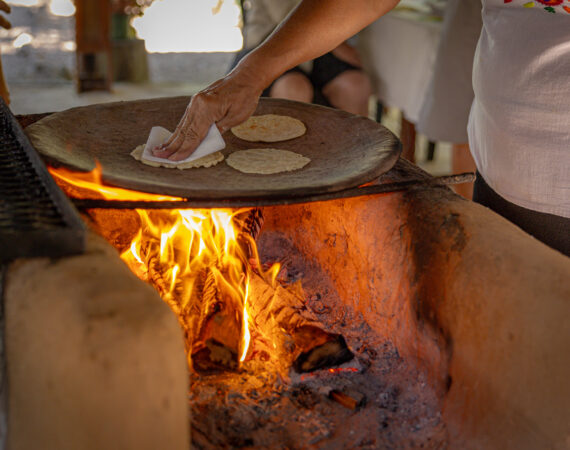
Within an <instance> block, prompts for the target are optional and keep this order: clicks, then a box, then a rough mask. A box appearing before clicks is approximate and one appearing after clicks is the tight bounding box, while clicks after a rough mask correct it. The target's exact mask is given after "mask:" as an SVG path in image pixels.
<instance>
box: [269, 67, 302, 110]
mask: <svg viewBox="0 0 570 450" xmlns="http://www.w3.org/2000/svg"><path fill="white" fill-rule="evenodd" d="M269 96H270V97H276V98H286V99H288V100H297V101H299V102H306V103H310V102H311V101H312V100H313V85H312V84H311V82H310V80H309V78H307V76H306V75H304V74H303V73H302V72H301V71H289V72H286V73H284V74H283V75H281V76H280V77H279V78H277V80H275V81H274V82H273V85H272V86H271V89H270V90H269Z"/></svg>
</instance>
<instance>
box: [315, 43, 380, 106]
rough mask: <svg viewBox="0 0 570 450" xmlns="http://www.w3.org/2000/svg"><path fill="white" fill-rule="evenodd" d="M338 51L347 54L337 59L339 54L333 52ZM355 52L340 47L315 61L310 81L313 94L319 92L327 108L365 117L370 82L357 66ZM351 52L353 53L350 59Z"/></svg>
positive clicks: (348, 48)
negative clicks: (328, 106) (346, 52)
mask: <svg viewBox="0 0 570 450" xmlns="http://www.w3.org/2000/svg"><path fill="white" fill-rule="evenodd" d="M341 49H345V50H348V51H349V53H348V54H346V55H344V58H343V59H340V56H343V52H337V50H341ZM355 52H356V51H355V50H354V49H352V48H351V47H350V46H347V45H345V44H342V45H341V46H339V47H337V49H335V50H333V52H331V53H326V54H325V55H323V56H321V57H319V58H317V59H315V60H314V63H313V70H312V72H311V82H312V83H313V86H314V88H315V91H316V92H317V93H321V94H322V97H324V99H325V100H326V101H327V103H329V104H330V105H331V106H333V107H335V108H339V109H343V110H345V111H348V112H351V113H353V114H360V115H362V116H368V99H369V98H370V94H371V92H372V88H371V83H370V79H369V78H368V76H367V75H366V73H365V72H364V71H363V70H361V69H360V67H359V66H358V65H357V64H359V62H358V55H357V54H356V53H355ZM333 53H334V54H333ZM351 53H354V55H352V58H350V56H351ZM337 54H338V55H339V56H338V57H337Z"/></svg>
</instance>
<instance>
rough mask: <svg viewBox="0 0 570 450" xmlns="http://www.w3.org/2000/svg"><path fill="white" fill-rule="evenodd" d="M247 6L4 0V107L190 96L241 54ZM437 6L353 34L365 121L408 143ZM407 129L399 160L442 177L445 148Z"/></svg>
mask: <svg viewBox="0 0 570 450" xmlns="http://www.w3.org/2000/svg"><path fill="white" fill-rule="evenodd" d="M253 1H255V0H244V1H243V2H242V1H241V0H10V1H7V4H8V5H9V6H10V8H11V12H10V13H9V14H3V15H4V16H5V17H6V18H7V19H8V20H9V21H10V22H11V24H12V27H11V28H9V29H4V28H0V56H1V61H2V66H3V72H4V78H5V81H6V84H7V86H8V90H9V93H10V100H11V103H10V108H11V109H12V111H13V112H14V113H15V114H19V115H26V114H35V113H47V112H55V111H61V110H65V109H68V108H71V107H75V106H83V105H89V104H94V103H102V102H109V101H119V100H136V99H140V98H153V97H167V96H177V95H192V94H194V93H196V92H197V91H199V90H200V89H202V88H204V87H206V86H207V85H208V84H210V83H212V82H213V81H215V80H217V79H219V78H221V77H222V76H224V75H225V74H226V73H227V72H228V70H229V69H230V67H231V65H232V62H233V61H234V59H235V57H236V54H237V53H238V52H239V51H240V50H241V49H242V46H243V37H242V25H243V23H242V7H243V8H245V9H246V10H247V9H248V7H251V2H253ZM445 5H446V0H401V2H400V4H399V6H398V7H397V8H396V10H394V11H392V12H391V13H390V14H389V15H388V16H386V17H385V18H382V19H381V20H379V21H378V23H375V24H373V25H371V27H369V29H368V30H365V31H364V32H363V33H361V34H363V36H364V38H368V41H370V42H372V43H373V44H374V47H373V48H372V49H371V52H370V54H371V55H372V60H370V61H368V67H367V68H368V69H369V73H370V75H371V76H372V78H373V84H374V94H373V95H372V96H371V98H370V114H369V115H370V117H371V118H373V119H376V120H379V121H381V122H382V124H384V125H385V126H387V127H388V128H390V129H391V130H392V131H393V132H395V133H396V134H397V135H399V136H401V137H402V136H404V135H405V136H409V135H410V133H409V132H405V131H404V126H406V127H408V128H409V127H410V122H409V120H411V121H412V122H414V121H415V120H414V119H415V117H416V116H417V111H418V109H419V106H420V105H421V104H422V102H423V98H424V96H425V92H426V91H427V89H428V86H427V85H428V82H429V78H430V76H429V74H430V71H431V66H432V65H433V61H434V59H435V54H436V50H437V44H438V41H439V35H440V31H441V23H442V19H443V16H444V10H445ZM377 32H380V33H383V34H380V35H378V34H377ZM378 99H381V100H382V101H381V102H380V101H378ZM378 112H380V113H381V114H378ZM405 118H406V119H409V120H404V119H405ZM411 126H412V135H411V136H412V139H411V140H410V139H407V138H406V137H405V136H404V138H403V141H404V145H405V146H406V142H407V141H410V142H411V143H410V144H409V145H408V146H410V145H411V148H412V150H411V152H412V154H411V156H410V155H408V156H407V157H408V158H409V159H412V160H415V162H417V163H418V164H419V165H420V166H422V167H423V168H424V169H426V170H428V171H429V172H431V173H433V174H445V173H450V172H451V170H452V169H451V162H450V152H451V150H450V146H449V145H448V144H447V143H445V142H437V152H434V148H435V145H436V143H435V142H434V141H431V142H430V140H429V139H428V138H426V137H425V136H423V135H421V134H420V133H418V135H417V136H416V133H415V130H414V129H413V124H412V125H411ZM416 138H417V139H416ZM414 149H415V155H414ZM408 153H409V152H408Z"/></svg>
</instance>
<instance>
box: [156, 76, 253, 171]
mask: <svg viewBox="0 0 570 450" xmlns="http://www.w3.org/2000/svg"><path fill="white" fill-rule="evenodd" d="M258 84H259V83H258V82H257V78H256V77H255V76H253V77H252V76H251V75H249V74H248V73H247V71H245V72H244V71H238V70H234V72H231V73H230V74H229V75H227V76H226V77H225V78H222V79H221V80H218V81H216V82H215V83H213V84H211V85H210V86H208V87H207V88H206V89H204V90H203V91H201V92H199V93H197V94H196V95H194V96H193V97H192V99H191V100H190V103H189V105H188V107H187V108H186V112H185V113H184V116H183V117H182V119H181V120H180V122H179V124H178V126H177V127H176V130H175V131H174V133H173V135H172V136H171V138H170V139H169V140H168V141H167V142H165V143H164V144H163V145H162V146H160V147H159V148H156V149H153V151H152V153H153V155H154V156H157V157H159V158H168V159H170V160H171V161H181V160H183V159H186V158H188V156H190V155H191V154H192V153H193V152H194V150H196V148H197V147H198V146H199V145H200V142H202V140H203V139H204V138H205V137H206V135H207V134H208V131H209V129H210V127H211V125H212V124H214V123H215V124H217V126H218V129H219V130H220V132H222V133H223V132H224V131H226V130H227V129H229V128H230V127H232V126H234V125H238V124H239V123H241V122H243V121H244V120H246V119H247V118H248V117H249V116H250V115H251V114H252V113H253V112H254V111H255V108H256V106H257V101H258V99H259V95H260V94H261V91H262V87H261V86H258Z"/></svg>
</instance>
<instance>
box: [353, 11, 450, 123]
mask: <svg viewBox="0 0 570 450" xmlns="http://www.w3.org/2000/svg"><path fill="white" fill-rule="evenodd" d="M416 16H417V15H416ZM411 17H412V15H406V16H405V18H403V17H401V15H400V13H397V12H391V13H389V14H386V15H385V16H383V17H381V18H380V19H378V20H377V21H375V22H374V23H372V24H371V25H370V26H368V27H367V28H366V29H365V30H363V31H361V32H360V33H359V40H358V50H359V51H360V54H361V56H362V60H363V63H364V67H365V69H366V71H367V72H368V73H369V74H370V77H371V79H372V84H373V87H374V93H375V95H376V96H377V97H378V99H379V100H380V101H381V102H382V103H384V104H385V105H386V106H392V107H396V108H398V109H400V110H401V111H402V112H403V114H404V115H405V117H406V119H408V120H409V121H410V122H416V121H417V120H418V118H419V114H420V109H421V107H422V104H423V99H424V97H425V94H426V92H427V89H428V87H429V82H430V79H431V74H432V70H433V65H434V61H435V57H436V53H437V48H438V44H439V38H440V33H441V27H442V24H441V22H433V21H422V20H412V19H411Z"/></svg>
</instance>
